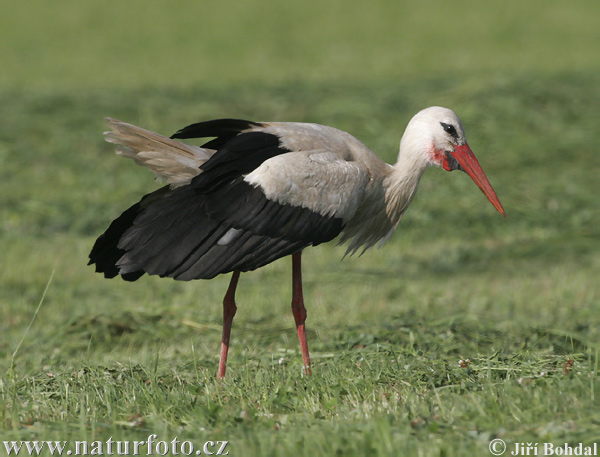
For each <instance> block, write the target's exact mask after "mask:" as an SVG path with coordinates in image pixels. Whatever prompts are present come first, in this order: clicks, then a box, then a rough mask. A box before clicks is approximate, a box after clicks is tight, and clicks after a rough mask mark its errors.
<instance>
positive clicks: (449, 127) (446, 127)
mask: <svg viewBox="0 0 600 457" xmlns="http://www.w3.org/2000/svg"><path fill="white" fill-rule="evenodd" d="M440 124H441V126H442V127H443V128H444V130H445V131H446V133H449V134H450V135H452V136H453V137H454V138H458V133H456V128H454V126H453V125H452V124H446V123H445V122H440Z"/></svg>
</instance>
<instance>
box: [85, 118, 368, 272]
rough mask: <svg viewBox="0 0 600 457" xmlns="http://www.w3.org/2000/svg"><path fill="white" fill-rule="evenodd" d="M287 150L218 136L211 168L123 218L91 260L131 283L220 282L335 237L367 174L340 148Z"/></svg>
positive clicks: (250, 135) (265, 141)
mask: <svg viewBox="0 0 600 457" xmlns="http://www.w3.org/2000/svg"><path fill="white" fill-rule="evenodd" d="M199 125H200V124H196V126H199ZM196 128H198V127H196ZM288 130H289V126H288ZM292 130H293V129H292ZM182 131H185V129H184V130H182ZM309 140H310V138H309V137H308V138H307V137H305V142H304V146H305V148H306V149H310V148H309V146H310V141H309ZM282 144H285V143H284V141H282V138H281V137H280V136H278V135H276V134H274V133H267V132H265V131H261V130H257V129H256V128H255V130H254V131H246V132H240V133H238V134H237V135H235V136H233V137H230V138H229V139H224V138H222V137H218V136H217V138H216V139H215V140H212V141H211V142H209V143H207V144H205V145H204V146H203V147H207V146H212V147H215V148H218V149H217V151H216V152H215V153H214V154H213V155H212V157H211V158H210V159H209V160H208V161H206V162H205V163H204V164H202V165H200V168H201V170H202V172H201V173H200V174H199V175H198V176H196V177H195V178H193V179H192V180H191V182H190V183H189V184H188V185H184V186H181V187H178V188H176V189H168V188H163V189H162V190H160V191H157V192H155V193H153V194H150V195H149V196H146V197H145V198H144V199H142V201H140V202H139V203H138V204H136V205H134V206H133V207H132V208H130V209H129V210H127V211H126V212H125V213H123V215H122V216H121V217H120V218H118V219H117V220H115V221H114V222H113V224H111V226H110V227H109V229H108V230H107V232H106V233H105V234H104V235H103V236H101V237H100V238H99V239H98V241H97V242H96V245H95V246H94V249H93V250H92V253H91V254H90V263H96V265H97V271H103V272H104V273H105V275H106V276H108V277H112V276H115V275H116V274H121V275H123V277H124V278H125V279H130V280H134V279H137V278H138V277H139V276H141V275H142V274H143V273H144V272H147V273H149V274H157V275H160V276H169V277H173V278H176V279H181V280H189V279H198V278H211V277H213V276H216V275H217V274H220V273H225V272H229V271H233V270H240V271H247V270H253V269H256V268H258V267H261V266H263V265H265V264H267V263H270V262H272V261H273V260H275V259H277V258H280V257H283V256H286V255H289V254H292V253H294V252H297V251H299V250H301V249H302V248H304V247H307V246H310V245H317V244H319V243H323V242H326V241H329V240H331V239H333V238H335V237H336V236H337V235H338V234H339V233H340V232H341V231H342V229H343V228H344V226H345V224H346V222H347V221H348V220H349V219H350V218H351V217H352V216H353V215H354V213H355V212H356V209H357V207H358V204H359V202H360V199H361V198H362V192H363V191H364V187H365V185H366V183H367V182H368V180H369V176H368V172H367V170H366V168H365V167H364V166H363V165H361V164H359V163H358V162H350V161H347V160H345V159H343V158H340V157H341V155H340V153H339V152H336V151H330V150H322V149H318V150H305V151H289V150H288V149H287V148H285V147H283V146H282ZM319 145H321V144H319ZM106 259H108V260H106Z"/></svg>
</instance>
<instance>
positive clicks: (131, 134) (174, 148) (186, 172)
mask: <svg viewBox="0 0 600 457" xmlns="http://www.w3.org/2000/svg"><path fill="white" fill-rule="evenodd" d="M106 120H107V122H108V126H109V127H110V129H111V130H110V131H107V132H104V135H106V138H105V139H106V141H108V142H109V143H114V144H117V145H118V147H117V149H116V152H117V154H119V155H122V156H123V157H128V158H130V159H133V160H134V161H135V163H137V164H138V165H142V166H144V167H146V168H149V169H150V170H152V171H153V172H154V174H155V175H156V176H157V178H164V179H165V180H166V181H167V182H168V183H169V184H171V186H172V187H177V186H182V185H184V184H188V183H189V182H190V181H191V180H192V179H193V178H194V177H195V176H197V175H198V174H200V172H201V170H200V168H199V167H200V165H202V164H203V163H204V162H206V161H207V160H208V159H209V158H210V156H211V155H212V153H213V152H214V151H212V150H210V149H204V148H200V147H198V146H192V145H189V144H185V143H182V142H180V141H177V140H173V139H171V138H168V137H166V136H163V135H159V134H158V133H154V132H151V131H150V130H146V129H143V128H141V127H137V126H135V125H132V124H128V123H126V122H122V121H119V120H117V119H112V118H110V117H109V118H107V119H106Z"/></svg>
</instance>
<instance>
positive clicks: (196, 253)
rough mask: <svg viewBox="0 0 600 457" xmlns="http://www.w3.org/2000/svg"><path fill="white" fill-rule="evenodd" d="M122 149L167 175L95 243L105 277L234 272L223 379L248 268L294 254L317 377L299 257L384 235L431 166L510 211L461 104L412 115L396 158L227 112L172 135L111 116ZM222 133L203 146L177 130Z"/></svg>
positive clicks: (313, 130) (295, 293) (320, 131)
mask: <svg viewBox="0 0 600 457" xmlns="http://www.w3.org/2000/svg"><path fill="white" fill-rule="evenodd" d="M108 124H109V126H110V128H111V130H112V131H109V132H106V133H105V134H106V140H107V141H109V142H111V143H116V144H117V145H119V146H118V148H117V154H120V155H123V156H124V157H129V158H131V159H133V160H134V161H135V162H136V163H137V164H139V165H143V166H145V167H147V168H149V169H150V170H152V171H153V172H154V173H155V174H156V176H157V177H160V178H164V179H166V181H167V182H168V185H166V186H165V187H162V188H161V189H158V190H156V191H155V192H152V193H150V194H148V195H145V196H144V197H143V198H142V199H141V200H140V201H139V202H138V203H136V204H135V205H133V206H132V207H131V208H129V209H128V210H126V211H125V212H124V213H123V214H122V215H121V216H119V217H118V218H117V219H115V220H114V221H113V222H112V223H111V224H110V226H109V227H108V229H107V230H106V232H105V233H104V234H103V235H101V236H100V237H99V238H98V240H97V241H96V243H95V245H94V247H93V249H92V251H91V253H90V262H89V263H90V264H96V271H97V272H101V273H104V276H105V277H107V278H112V277H115V276H116V275H121V277H122V278H123V279H125V280H127V281H135V280H136V279H138V278H139V277H140V276H142V275H143V274H144V273H148V274H150V275H159V276H161V277H170V278H174V279H178V280H183V281H187V280H191V279H209V278H213V277H214V276H216V275H218V274H222V273H228V272H233V275H232V278H231V282H230V285H229V288H228V290H227V293H226V295H225V298H224V300H223V336H222V343H221V355H220V359H219V369H218V377H219V378H222V377H223V376H224V375H225V368H226V362H227V351H228V349H229V336H230V332H231V325H232V322H233V317H234V315H235V313H236V310H237V307H236V304H235V291H236V287H237V283H238V279H239V276H240V272H242V271H250V270H255V269H257V268H259V267H262V266H263V265H266V264H268V263H270V262H273V261H274V260H276V259H279V258H280V257H284V256H287V255H290V254H291V255H292V311H293V314H294V318H295V321H296V329H297V332H298V338H299V340H300V346H301V350H302V359H303V363H304V367H305V370H306V371H307V372H308V373H310V358H309V353H308V345H307V341H306V331H305V320H306V308H305V307H304V302H303V297H302V276H301V254H302V250H303V249H304V248H306V247H308V246H316V245H318V244H320V243H324V242H326V241H331V240H333V239H334V238H335V237H337V236H338V235H339V237H340V238H339V243H340V244H341V243H346V242H347V243H348V247H347V253H354V252H356V251H357V250H358V249H361V248H362V249H363V250H365V249H368V248H370V247H372V246H373V245H375V244H376V243H378V242H383V241H385V240H387V239H388V238H389V237H390V236H391V234H392V232H393V231H394V229H395V228H396V226H397V225H398V222H399V221H400V218H401V217H402V214H403V213H404V212H405V211H406V208H407V207H408V205H409V203H410V202H411V200H412V199H413V197H414V195H415V191H416V189H417V185H418V183H419V179H420V178H421V175H422V174H423V172H424V171H425V169H426V168H427V167H429V166H432V165H433V166H438V167H442V168H444V169H445V170H447V171H452V170H462V171H465V172H466V173H467V174H468V175H469V176H470V177H471V179H473V181H474V182H475V184H477V186H479V188H480V189H481V191H482V192H483V193H484V194H485V196H486V197H487V198H488V200H489V201H490V202H491V203H492V205H494V207H495V208H496V209H497V210H498V211H499V212H500V214H502V215H503V216H505V213H504V209H503V208H502V205H501V204H500V201H499V200H498V197H497V196H496V193H495V192H494V189H493V188H492V186H491V184H490V183H489V181H488V179H487V177H486V176H485V173H484V172H483V170H482V169H481V166H480V165H479V163H478V162H477V159H476V158H475V156H474V155H473V152H472V151H471V148H470V147H469V145H468V144H467V140H466V138H465V132H464V129H463V126H462V124H461V122H460V120H459V119H458V117H457V116H456V114H454V112H452V111H451V110H449V109H446V108H441V107H435V106H434V107H430V108H426V109H424V110H422V111H420V112H419V113H417V114H416V115H415V116H414V117H413V118H412V120H411V121H410V122H409V123H408V126H407V127H406V131H405V132H404V135H403V136H402V140H401V142H400V153H399V155H398V161H397V162H396V164H395V165H389V164H387V163H385V162H383V161H382V160H381V159H380V158H379V157H377V156H376V155H375V154H374V153H373V152H372V151H371V150H370V149H369V148H367V147H366V146H365V145H364V144H363V143H361V142H360V141H358V140H357V139H356V138H354V137H353V136H351V135H350V134H348V133H346V132H343V131H341V130H338V129H335V128H332V127H327V126H324V125H318V124H306V123H295V122H251V121H245V120H239V119H222V120H213V121H207V122H200V123H197V124H192V125H190V126H188V127H185V128H183V129H181V130H179V131H178V132H177V133H175V134H174V135H173V136H172V137H171V138H167V137H164V136H162V135H159V134H157V133H153V132H150V131H148V130H144V129H142V128H140V127H136V126H134V125H131V124H127V123H125V122H121V121H118V120H115V119H108ZM207 137H210V138H213V139H211V140H210V141H208V142H207V143H205V144H204V145H203V146H202V147H198V146H191V145H187V144H184V143H182V142H180V141H176V140H175V138H178V139H185V138H207Z"/></svg>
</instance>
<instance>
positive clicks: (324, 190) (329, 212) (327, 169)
mask: <svg viewBox="0 0 600 457" xmlns="http://www.w3.org/2000/svg"><path fill="white" fill-rule="evenodd" d="M369 179H370V178H369V173H368V170H367V168H366V167H365V166H364V165H363V164H360V163H358V162H348V161H346V160H340V159H339V158H338V156H337V155H336V154H334V153H332V152H329V151H320V150H319V151H307V152H291V153H288V154H282V155H279V156H277V157H273V158H271V159H269V160H267V161H265V162H264V163H263V164H262V165H261V166H259V167H258V168H257V169H256V170H254V171H253V172H252V173H250V174H248V175H247V176H246V177H245V178H244V180H245V181H246V182H248V183H250V184H252V185H254V186H260V188H261V189H262V191H263V192H264V194H265V195H266V197H267V198H268V199H270V200H273V201H276V202H278V203H281V204H287V205H291V206H298V207H303V208H308V209H310V210H312V211H314V212H316V213H318V214H321V215H323V216H333V217H338V218H342V219H343V220H344V222H347V221H348V220H350V219H351V218H352V217H353V216H354V214H355V213H356V210H357V208H358V206H359V205H360V202H361V201H362V198H363V195H364V191H365V187H366V185H367V183H368V182H369Z"/></svg>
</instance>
